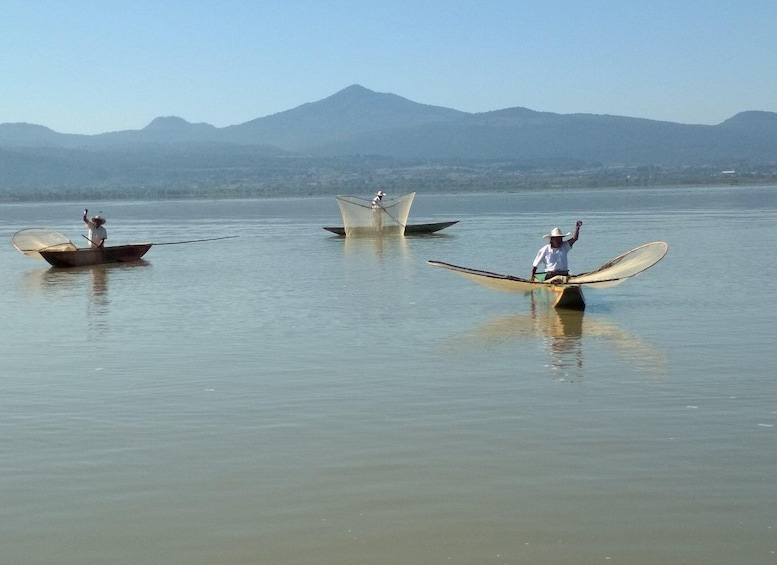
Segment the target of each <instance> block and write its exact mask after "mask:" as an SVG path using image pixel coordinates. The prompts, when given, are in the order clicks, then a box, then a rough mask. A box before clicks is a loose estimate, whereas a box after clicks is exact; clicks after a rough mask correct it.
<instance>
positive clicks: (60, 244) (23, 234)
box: [11, 228, 76, 260]
mask: <svg viewBox="0 0 777 565" xmlns="http://www.w3.org/2000/svg"><path fill="white" fill-rule="evenodd" d="M11 241H12V243H13V246H14V247H15V248H16V249H18V250H19V251H21V252H22V253H24V254H25V255H27V257H32V258H33V259H40V260H43V257H42V256H41V254H40V253H39V251H44V250H45V251H75V250H76V246H75V245H73V242H72V241H70V240H69V239H68V238H67V237H65V236H64V235H62V234H61V233H59V232H56V231H54V230H50V229H47V228H31V229H26V230H21V231H18V232H16V233H15V234H14V235H13V238H12V240H11Z"/></svg>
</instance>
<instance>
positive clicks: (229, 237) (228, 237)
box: [81, 234, 240, 249]
mask: <svg viewBox="0 0 777 565" xmlns="http://www.w3.org/2000/svg"><path fill="white" fill-rule="evenodd" d="M81 237H83V238H84V239H85V240H86V241H88V242H89V243H91V244H93V245H94V242H93V241H92V240H91V239H89V238H88V237H86V236H85V235H84V234H81ZM235 237H240V236H238V235H226V236H224V237H209V238H206V239H190V240H188V241H168V242H165V243H154V244H153V245H155V246H157V245H178V244H180V243H198V242H200V241H217V240H219V239H233V238H235ZM102 249H105V247H103V248H102Z"/></svg>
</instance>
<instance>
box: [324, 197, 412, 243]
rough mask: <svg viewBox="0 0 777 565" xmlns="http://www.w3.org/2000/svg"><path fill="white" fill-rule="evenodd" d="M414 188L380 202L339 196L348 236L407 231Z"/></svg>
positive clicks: (394, 233)
mask: <svg viewBox="0 0 777 565" xmlns="http://www.w3.org/2000/svg"><path fill="white" fill-rule="evenodd" d="M414 198H415V192H411V193H409V194H405V195H404V196H400V197H399V198H395V199H387V198H384V199H383V200H382V201H381V203H380V205H379V206H373V205H372V201H370V200H365V199H364V198H358V197H356V196H337V197H336V199H337V205H338V206H339V207H340V213H341V214H342V216H343V227H344V228H345V235H346V236H360V235H366V236H370V235H404V234H405V226H406V225H407V218H408V216H409V215H410V207H411V206H412V205H413V199H414Z"/></svg>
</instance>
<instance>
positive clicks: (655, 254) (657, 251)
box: [568, 241, 669, 288]
mask: <svg viewBox="0 0 777 565" xmlns="http://www.w3.org/2000/svg"><path fill="white" fill-rule="evenodd" d="M668 249H669V245H668V244H667V243H666V242H664V241H654V242H653V243H646V244H645V245H641V246H640V247H637V248H636V249H632V250H631V251H628V252H626V253H624V254H623V255H619V256H618V257H616V258H615V259H613V260H612V261H610V262H608V263H605V264H604V265H602V266H601V267H599V268H598V269H596V270H595V271H591V272H588V273H582V274H579V275H574V276H571V277H569V280H568V282H569V283H572V284H586V285H588V286H592V287H594V288H607V287H610V286H615V285H617V284H620V283H622V282H623V281H625V280H626V279H628V278H631V277H633V276H635V275H638V274H639V273H641V272H642V271H644V270H646V269H649V268H650V267H652V266H653V265H655V264H656V263H658V262H659V261H660V260H661V259H663V257H664V255H666V252H667V251H668Z"/></svg>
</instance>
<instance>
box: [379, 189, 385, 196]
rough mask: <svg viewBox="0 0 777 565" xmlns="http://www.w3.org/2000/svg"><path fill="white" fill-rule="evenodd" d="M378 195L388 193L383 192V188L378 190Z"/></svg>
mask: <svg viewBox="0 0 777 565" xmlns="http://www.w3.org/2000/svg"><path fill="white" fill-rule="evenodd" d="M378 196H386V193H385V192H383V191H382V190H379V191H378Z"/></svg>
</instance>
